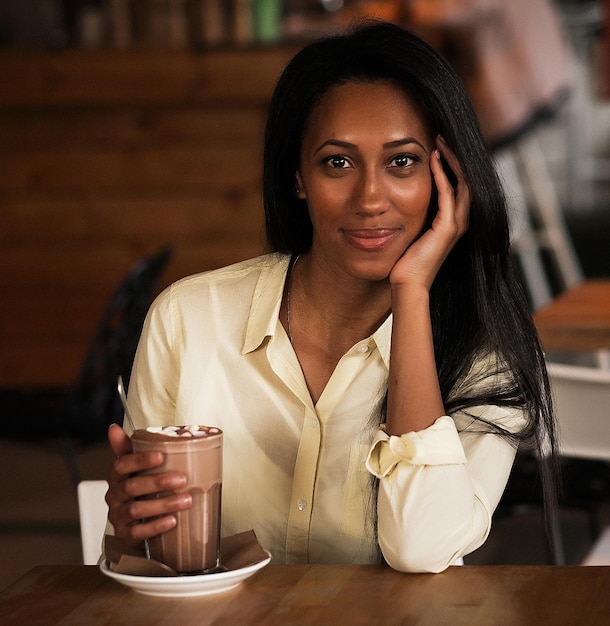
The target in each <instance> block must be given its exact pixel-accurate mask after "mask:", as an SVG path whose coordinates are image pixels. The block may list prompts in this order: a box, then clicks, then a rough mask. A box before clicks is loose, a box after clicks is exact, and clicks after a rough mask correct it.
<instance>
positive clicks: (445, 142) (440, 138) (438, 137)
mask: <svg viewBox="0 0 610 626" xmlns="http://www.w3.org/2000/svg"><path fill="white" fill-rule="evenodd" d="M436 138H437V139H438V140H439V141H440V142H441V143H444V144H445V145H447V141H446V140H445V138H444V137H443V136H442V135H441V134H438V135H437V136H436Z"/></svg>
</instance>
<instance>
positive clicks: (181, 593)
mask: <svg viewBox="0 0 610 626" xmlns="http://www.w3.org/2000/svg"><path fill="white" fill-rule="evenodd" d="M265 552H267V554H268V557H267V558H266V559H265V560H263V561H260V562H259V563H255V564H254V565H248V567H242V568H241V569H237V570H231V571H228V572H218V573H217V574H202V575H200V576H132V575H129V574H117V573H116V572H111V571H110V569H108V564H107V562H106V561H104V562H103V563H101V564H100V570H101V571H102V574H105V575H106V576H110V578H114V580H116V581H117V582H119V583H121V584H122V585H126V586H127V587H131V588H132V589H133V590H134V591H137V592H138V593H143V594H144V595H147V596H160V597H165V598H181V597H193V596H206V595H209V594H213V593H220V592H221V591H229V589H233V588H234V587H237V585H239V584H240V583H242V582H243V581H244V580H246V579H247V578H250V576H252V575H253V574H255V573H256V572H258V570H259V569H262V568H263V567H265V565H267V564H268V563H269V561H270V560H271V553H270V552H269V551H267V550H265Z"/></svg>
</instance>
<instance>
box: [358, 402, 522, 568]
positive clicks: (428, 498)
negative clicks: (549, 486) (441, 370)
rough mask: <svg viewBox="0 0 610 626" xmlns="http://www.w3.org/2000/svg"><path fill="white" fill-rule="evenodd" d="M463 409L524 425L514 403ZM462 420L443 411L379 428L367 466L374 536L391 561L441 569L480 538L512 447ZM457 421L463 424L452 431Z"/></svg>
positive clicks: (508, 465)
mask: <svg viewBox="0 0 610 626" xmlns="http://www.w3.org/2000/svg"><path fill="white" fill-rule="evenodd" d="M468 412H469V413H471V414H473V415H478V416H480V417H482V418H483V419H485V420H489V421H492V422H494V423H496V424H498V425H500V426H502V427H504V428H506V429H507V430H509V431H511V432H518V431H519V430H520V429H521V428H522V427H523V425H524V423H525V418H524V415H523V413H522V411H521V410H519V409H505V408H500V407H497V406H483V407H472V408H469V409H468ZM467 420H470V421H472V418H467V417H462V418H460V417H456V418H455V421H454V419H453V418H451V417H448V416H444V417H441V418H440V419H438V420H437V421H436V422H435V423H434V424H433V425H432V426H431V427H429V428H427V429H425V430H423V431H419V432H412V433H408V434H406V435H403V436H401V437H396V436H393V437H389V436H388V435H387V434H385V433H383V432H380V433H379V434H378V437H377V438H376V441H375V443H374V445H373V448H372V450H371V454H370V455H369V459H368V461H367V467H368V469H369V471H371V472H372V473H373V474H375V475H376V476H377V477H378V478H379V479H380V482H379V494H378V504H377V512H378V541H379V545H380V547H381V550H382V552H383V555H384V557H385V559H386V560H387V562H388V563H389V565H390V566H391V567H393V568H395V569H398V570H401V571H408V572H440V571H442V570H444V569H445V568H447V567H448V566H449V565H451V563H452V562H453V561H454V560H455V559H456V558H458V557H461V556H464V555H466V554H469V553H470V552H472V551H473V550H475V549H476V548H478V547H479V546H480V545H481V544H482V543H483V542H484V541H485V539H486V538H487V535H488V534H489V531H490V528H491V517H492V513H493V511H494V510H495V508H496V506H497V504H498V502H499V500H500V497H501V496H502V493H503V491H504V488H505V486H506V482H507V480H508V476H509V473H510V470H511V467H512V464H513V461H514V457H515V453H516V448H515V446H514V445H513V443H512V442H511V441H510V439H508V438H507V437H505V436H502V435H499V434H495V433H482V432H481V431H484V430H485V426H484V425H483V424H479V425H478V426H477V422H476V421H475V422H473V424H472V425H470V426H464V424H465V423H466V422H467ZM456 421H457V422H458V424H459V425H460V428H462V426H464V427H465V428H468V430H465V431H461V432H460V433H459V434H458V430H457V427H456V423H455V422H456ZM477 431H479V432H477Z"/></svg>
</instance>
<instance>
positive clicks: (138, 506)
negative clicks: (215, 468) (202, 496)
mask: <svg viewBox="0 0 610 626" xmlns="http://www.w3.org/2000/svg"><path fill="white" fill-rule="evenodd" d="M192 504H193V498H192V496H191V494H190V493H188V492H185V493H174V494H171V495H166V496H165V497H163V498H150V499H144V500H131V501H130V502H129V503H128V504H127V507H126V514H127V518H128V519H129V520H130V521H131V522H133V521H141V520H149V519H152V518H154V517H159V516H161V515H168V514H172V513H177V512H178V511H184V510H186V509H189V508H190V507H191V506H192Z"/></svg>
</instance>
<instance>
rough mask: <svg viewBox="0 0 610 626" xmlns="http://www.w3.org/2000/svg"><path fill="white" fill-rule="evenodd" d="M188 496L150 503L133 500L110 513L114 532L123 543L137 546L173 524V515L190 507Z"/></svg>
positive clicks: (184, 494)
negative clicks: (124, 541)
mask: <svg viewBox="0 0 610 626" xmlns="http://www.w3.org/2000/svg"><path fill="white" fill-rule="evenodd" d="M191 505H192V498H191V496H190V494H188V493H182V494H175V495H172V496H168V497H165V498H159V499H152V500H132V501H130V502H128V503H127V504H125V505H123V506H121V507H114V508H113V509H111V510H110V511H109V515H108V517H109V519H110V522H111V523H112V525H113V526H114V529H115V533H116V535H117V536H119V537H120V538H122V539H123V540H126V541H128V542H129V543H132V544H137V543H139V542H141V541H142V540H143V539H148V538H150V537H153V536H155V535H158V534H159V533H163V532H166V531H167V530H170V529H171V528H173V527H174V526H175V525H176V516H175V514H176V513H178V512H180V511H183V510H186V509H188V508H190V507H191Z"/></svg>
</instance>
